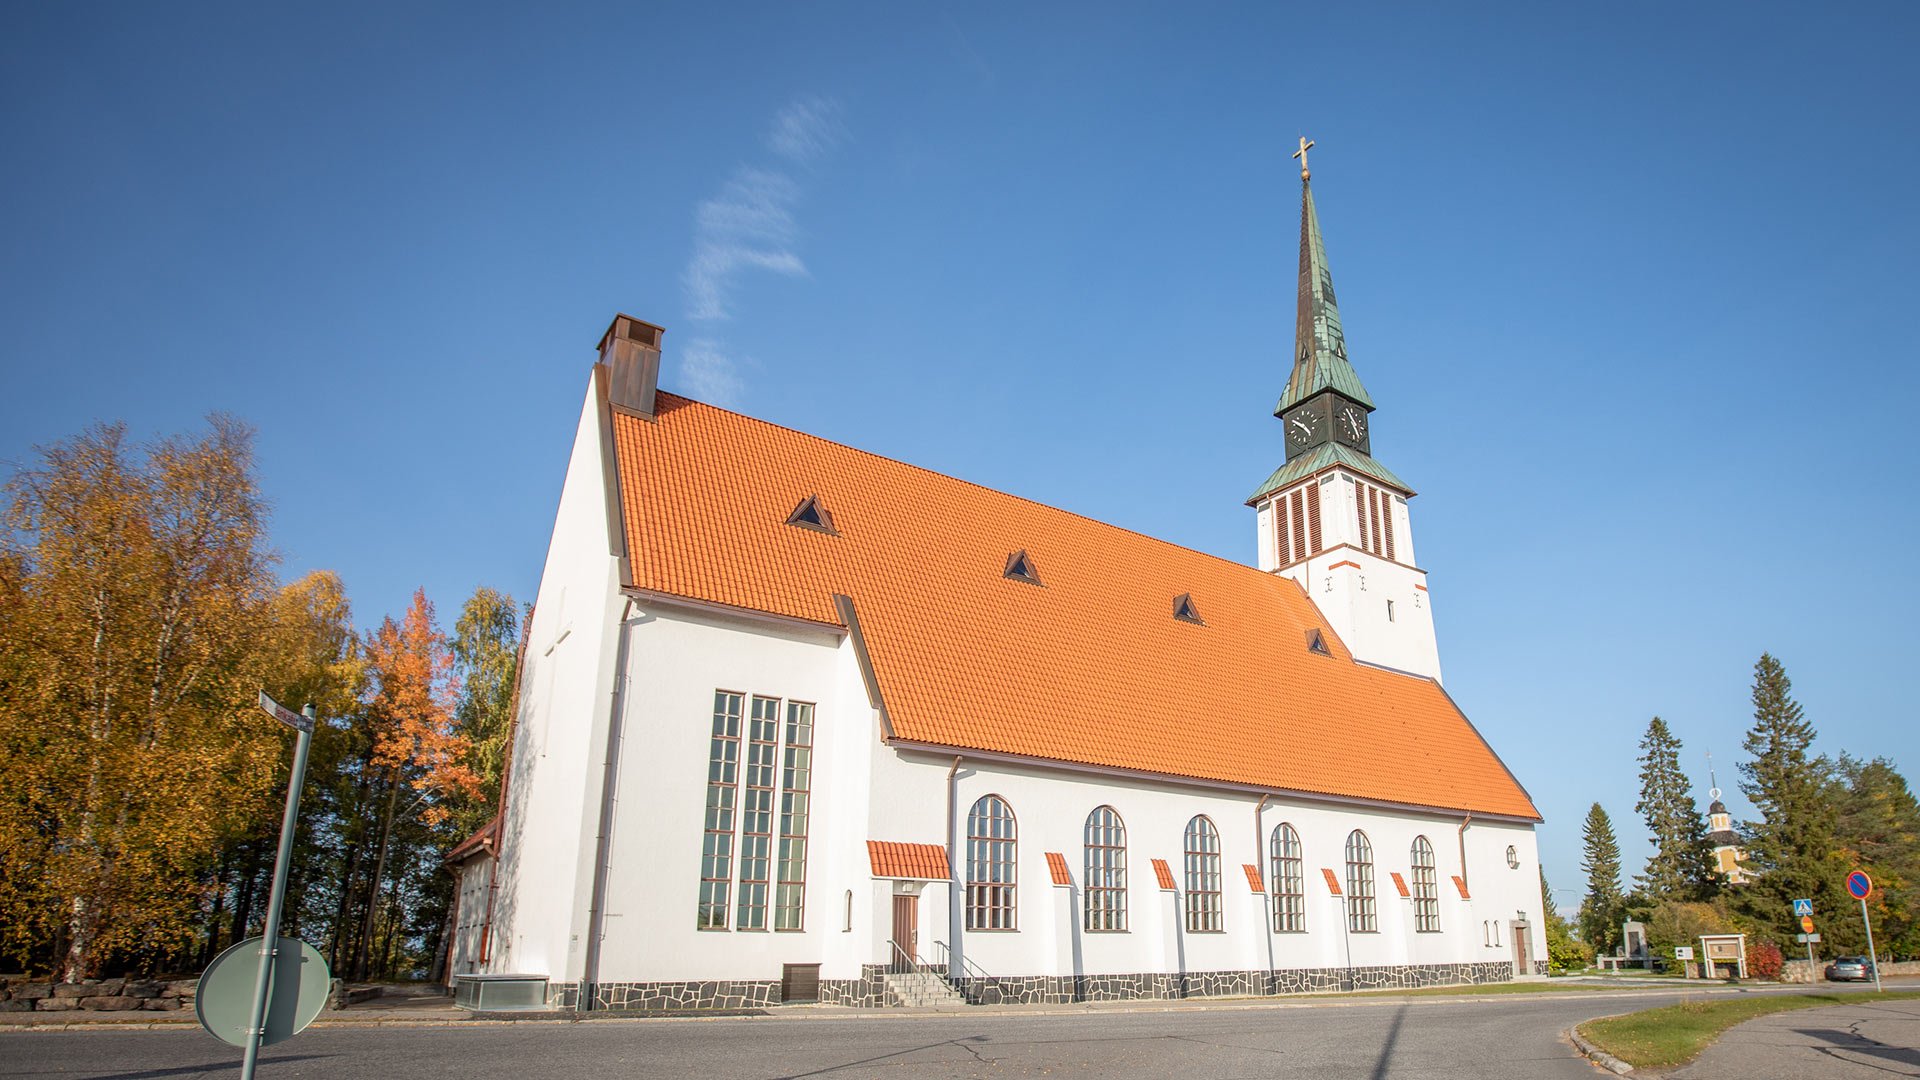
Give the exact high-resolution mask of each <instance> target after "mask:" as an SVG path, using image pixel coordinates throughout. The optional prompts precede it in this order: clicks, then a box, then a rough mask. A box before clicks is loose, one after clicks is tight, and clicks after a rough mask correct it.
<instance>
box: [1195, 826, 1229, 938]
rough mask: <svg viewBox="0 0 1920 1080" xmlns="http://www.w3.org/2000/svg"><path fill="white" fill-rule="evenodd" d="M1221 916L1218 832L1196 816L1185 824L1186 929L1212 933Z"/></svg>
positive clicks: (1217, 925) (1218, 927)
mask: <svg viewBox="0 0 1920 1080" xmlns="http://www.w3.org/2000/svg"><path fill="white" fill-rule="evenodd" d="M1222 929H1223V926H1222V921H1221V915H1220V830H1218V829H1216V828H1214V827H1213V819H1212V818H1209V817H1207V816H1206V815H1205V814H1199V815H1196V816H1195V817H1194V819H1193V820H1192V821H1189V822H1187V930H1188V931H1189V932H1191V933H1196V934H1214V933H1219V932H1220V931H1221V930H1222Z"/></svg>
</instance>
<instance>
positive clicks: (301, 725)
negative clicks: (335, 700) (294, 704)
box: [260, 690, 313, 734]
mask: <svg viewBox="0 0 1920 1080" xmlns="http://www.w3.org/2000/svg"><path fill="white" fill-rule="evenodd" d="M260 708H261V710H262V711H264V712H265V713H266V714H267V715H268V716H271V717H273V718H274V719H275V720H278V721H280V722H281V723H283V724H285V725H287V726H288V727H290V728H292V729H293V730H295V731H304V732H307V733H308V734H312V732H313V717H311V716H302V715H300V714H299V713H297V712H294V711H293V710H292V709H289V708H287V707H286V706H284V705H282V704H280V703H279V702H277V701H275V700H273V699H272V698H270V697H268V696H267V692H266V691H265V690H262V691H260Z"/></svg>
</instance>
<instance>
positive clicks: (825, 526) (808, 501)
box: [787, 495, 840, 536]
mask: <svg viewBox="0 0 1920 1080" xmlns="http://www.w3.org/2000/svg"><path fill="white" fill-rule="evenodd" d="M787 524H789V525H798V526H800V527H801V528H803V529H812V530H814V531H815V532H823V533H826V534H827V535H828V536H839V535H840V530H838V529H836V528H834V527H833V515H832V514H829V513H827V508H826V507H824V506H822V505H820V496H818V495H809V496H807V497H806V498H804V499H801V500H800V505H799V506H796V507H794V508H793V513H791V514H788V515H787Z"/></svg>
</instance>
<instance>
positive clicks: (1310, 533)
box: [1307, 484, 1321, 555]
mask: <svg viewBox="0 0 1920 1080" xmlns="http://www.w3.org/2000/svg"><path fill="white" fill-rule="evenodd" d="M1320 547H1321V544H1320V485H1318V484H1312V485H1309V486H1308V488H1307V550H1308V551H1309V552H1310V553H1312V554H1315V555H1318V554H1320Z"/></svg>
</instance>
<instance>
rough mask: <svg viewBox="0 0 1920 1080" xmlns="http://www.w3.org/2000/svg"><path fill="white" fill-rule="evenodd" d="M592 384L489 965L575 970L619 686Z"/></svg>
mask: <svg viewBox="0 0 1920 1080" xmlns="http://www.w3.org/2000/svg"><path fill="white" fill-rule="evenodd" d="M599 423H600V417H599V405H598V402H597V399H596V395H595V393H594V390H593V386H592V384H591V382H589V384H588V388H587V394H586V400H585V403H584V404H583V406H582V408H581V413H580V421H579V424H578V426H577V428H576V430H575V434H574V443H573V453H572V456H571V458H570V459H569V460H568V463H567V476H566V480H565V482H564V484H563V485H562V487H561V493H560V506H559V509H558V511H557V513H556V514H555V518H554V527H553V538H552V540H551V541H550V543H549V545H548V548H547V561H546V566H545V569H544V570H543V571H542V573H541V576H540V590H539V593H538V594H537V597H536V599H535V602H534V612H533V618H532V622H531V624H530V625H529V626H528V628H527V652H526V662H525V666H524V668H523V669H522V671H521V676H520V711H519V716H518V726H517V729H516V732H515V737H514V747H513V762H512V770H513V772H512V776H511V790H510V792H509V794H508V805H507V818H506V822H505V829H504V833H503V838H502V862H501V867H500V875H499V878H500V879H499V883H498V892H497V894H496V896H495V899H494V915H493V929H492V934H491V938H492V942H491V947H490V949H489V953H490V954H491V955H490V956H489V959H488V962H487V965H486V967H487V970H489V971H493V972H531V973H535V974H545V975H549V976H551V977H552V978H554V979H556V980H562V979H567V978H571V977H575V976H577V974H578V972H579V969H580V965H581V963H582V960H583V957H582V953H581V938H580V925H581V923H582V921H583V920H584V917H585V909H586V905H587V900H588V896H587V889H588V887H589V884H590V881H591V875H592V866H593V841H594V826H593V820H594V815H595V814H597V812H598V804H597V801H596V800H595V799H592V798H589V795H590V793H597V791H598V786H599V776H598V774H597V771H596V769H595V766H597V765H598V764H599V763H600V761H601V748H602V747H603V746H604V731H605V724H606V712H607V710H606V708H605V703H606V702H607V700H608V695H609V694H610V693H611V689H612V676H611V673H612V669H613V664H612V657H611V654H612V650H613V647H614V643H615V636H616V635H615V634H614V632H613V628H614V627H615V626H616V624H617V621H618V619H619V608H620V603H621V601H620V598H619V592H618V590H619V584H620V582H619V564H618V562H617V560H615V559H614V558H613V556H612V555H611V554H610V553H609V551H608V543H607V515H606V497H605V487H604V482H603V479H602V477H603V472H602V468H603V463H602V458H601V443H600V428H599Z"/></svg>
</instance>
